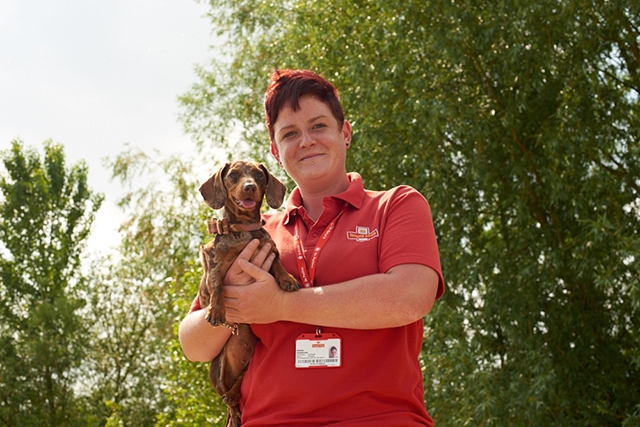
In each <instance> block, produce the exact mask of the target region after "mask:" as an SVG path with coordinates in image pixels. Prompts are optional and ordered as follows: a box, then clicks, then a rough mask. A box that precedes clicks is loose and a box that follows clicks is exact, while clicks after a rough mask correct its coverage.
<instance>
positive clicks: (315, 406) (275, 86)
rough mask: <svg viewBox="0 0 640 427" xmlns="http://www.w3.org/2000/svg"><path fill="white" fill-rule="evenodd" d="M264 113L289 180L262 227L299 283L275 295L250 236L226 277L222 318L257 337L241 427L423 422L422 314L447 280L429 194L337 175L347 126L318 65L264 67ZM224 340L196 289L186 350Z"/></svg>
mask: <svg viewBox="0 0 640 427" xmlns="http://www.w3.org/2000/svg"><path fill="white" fill-rule="evenodd" d="M265 114H266V122H267V129H268V130H269V136H270V139H271V153H272V154H273V156H274V157H275V158H276V160H278V162H279V163H280V164H281V165H282V167H283V168H284V169H285V171H286V172H287V173H288V174H289V176H290V177H291V178H292V179H293V180H294V181H295V183H296V184H297V187H296V188H295V189H294V191H293V192H292V194H291V196H290V199H289V201H288V203H287V207H286V211H285V212H280V213H276V214H273V215H270V216H265V221H266V224H265V228H266V229H267V230H268V231H269V232H270V234H271V236H272V237H273V239H274V241H275V242H276V244H277V245H278V249H279V251H280V256H281V260H282V263H283V265H284V266H285V268H286V269H287V270H288V271H289V272H290V273H292V274H293V275H294V276H296V278H297V279H298V280H299V282H300V283H301V284H302V285H303V286H304V287H303V288H302V289H300V290H299V291H296V292H290V293H288V292H284V291H282V290H280V288H279V287H278V286H277V284H276V283H275V280H274V279H273V277H272V276H271V275H270V274H269V273H268V272H267V271H268V269H269V266H270V264H271V261H272V259H271V258H269V257H267V256H266V255H265V254H266V251H265V250H262V251H260V252H257V253H256V254H254V251H255V249H256V247H257V241H254V242H251V243H250V244H249V245H247V248H246V249H245V250H244V251H243V253H242V254H241V255H240V257H239V259H238V260H237V261H236V263H234V265H233V267H232V269H231V270H230V272H229V274H228V275H227V277H226V279H225V285H226V286H225V294H226V313H227V321H228V322H235V323H249V324H251V327H252V330H253V331H254V333H255V334H256V335H257V337H258V338H259V340H258V344H257V346H256V350H255V353H254V355H253V358H252V360H251V363H250V365H249V368H248V370H247V374H246V376H245V377H244V382H243V385H242V400H241V408H242V411H243V425H244V426H266V425H278V426H288V425H290V426H300V425H304V426H314V425H317V426H324V425H335V426H360V425H367V426H377V425H379V426H385V427H386V426H390V425H393V426H424V425H433V421H432V420H431V418H430V417H429V415H428V414H427V412H426V409H425V407H424V401H423V399H424V398H423V394H424V391H423V378H422V373H421V370H420V366H419V363H418V355H419V353H420V349H421V346H422V334H423V325H422V318H423V317H424V316H425V315H426V314H427V313H428V312H429V311H430V310H431V308H432V306H433V303H434V301H435V300H436V299H437V298H439V297H440V296H441V295H442V293H443V292H444V281H443V279H442V273H441V268H440V259H439V254H438V249H437V243H436V238H435V233H434V229H433V223H432V220H431V213H430V210H429V206H428V204H427V202H426V200H425V199H424V197H422V195H420V193H418V192H417V191H416V190H414V189H412V188H410V187H407V186H400V187H396V188H394V189H391V190H389V191H385V192H375V191H368V190H365V189H364V187H363V184H362V179H361V177H360V176H359V175H358V174H357V173H347V171H346V167H345V160H346V153H347V150H348V149H349V148H350V145H351V126H350V125H349V122H347V121H346V120H345V119H344V113H343V111H342V107H341V105H340V101H339V98H338V94H337V91H336V89H335V88H334V87H333V85H332V84H331V83H329V82H328V81H326V80H325V79H323V78H322V77H320V76H318V75H317V74H315V73H313V72H311V71H306V70H283V71H276V72H274V73H273V75H272V76H271V81H270V83H269V87H268V89H267V93H266V96H265ZM228 337H229V330H228V329H227V328H222V327H212V326H210V325H209V324H208V323H206V321H205V320H204V314H203V312H202V311H201V310H200V307H198V303H197V298H196V300H195V302H194V306H193V307H192V311H191V312H190V313H189V314H188V315H187V316H186V317H185V319H184V320H183V321H182V323H181V325H180V341H181V344H182V348H183V350H184V352H185V354H186V356H187V357H188V358H189V359H190V360H194V361H210V360H211V359H213V358H214V357H215V356H216V355H217V354H218V352H219V351H220V349H221V348H222V346H224V343H225V342H226V340H227V339H228ZM331 346H336V348H338V349H339V351H338V354H337V356H338V357H337V358H336V359H337V361H335V362H333V359H332V362H329V361H327V359H326V351H327V350H326V348H330V347H331ZM319 348H324V354H325V356H324V358H323V357H321V356H320V354H321V353H320V352H317V353H316V350H317V349H319ZM381 350H384V351H381Z"/></svg>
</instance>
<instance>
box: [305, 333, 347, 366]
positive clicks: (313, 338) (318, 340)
mask: <svg viewBox="0 0 640 427" xmlns="http://www.w3.org/2000/svg"><path fill="white" fill-rule="evenodd" d="M341 365H342V339H341V338H340V336H338V335H337V334H302V335H300V336H299V337H298V339H296V368H339V367H340V366H341Z"/></svg>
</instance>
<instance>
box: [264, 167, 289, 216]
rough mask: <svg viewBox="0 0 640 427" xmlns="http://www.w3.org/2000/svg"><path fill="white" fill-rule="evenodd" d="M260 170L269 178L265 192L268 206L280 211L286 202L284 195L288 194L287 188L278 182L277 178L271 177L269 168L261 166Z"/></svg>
mask: <svg viewBox="0 0 640 427" xmlns="http://www.w3.org/2000/svg"><path fill="white" fill-rule="evenodd" d="M260 169H262V172H264V174H265V176H266V177H267V189H266V190H265V192H264V193H265V195H266V200H267V204H268V205H269V206H270V207H272V208H273V209H278V208H279V207H280V206H282V202H283V201H284V195H285V193H286V192H287V187H285V185H284V184H283V183H281V182H280V180H278V178H276V177H275V176H273V175H271V173H270V172H269V171H268V170H267V168H266V167H265V166H264V165H263V164H260Z"/></svg>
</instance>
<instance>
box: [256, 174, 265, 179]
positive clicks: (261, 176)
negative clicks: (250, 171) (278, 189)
mask: <svg viewBox="0 0 640 427" xmlns="http://www.w3.org/2000/svg"><path fill="white" fill-rule="evenodd" d="M256 179H259V180H263V179H264V174H263V173H262V172H258V173H256Z"/></svg>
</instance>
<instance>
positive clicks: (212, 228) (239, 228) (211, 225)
mask: <svg viewBox="0 0 640 427" xmlns="http://www.w3.org/2000/svg"><path fill="white" fill-rule="evenodd" d="M263 224H264V222H263V221H260V222H253V223H250V224H229V218H222V219H217V218H212V219H211V220H209V221H207V230H209V234H229V233H230V232H233V233H241V232H243V231H256V230H260V229H261V228H262V225H263Z"/></svg>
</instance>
